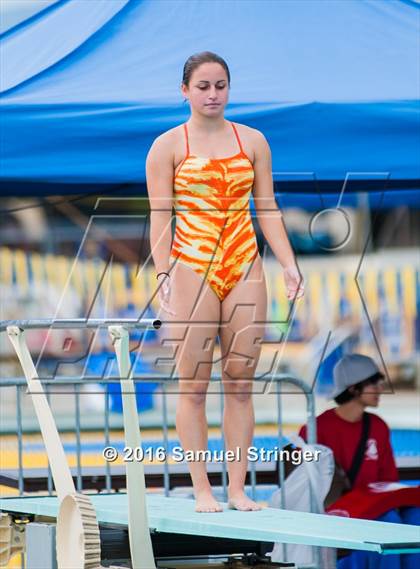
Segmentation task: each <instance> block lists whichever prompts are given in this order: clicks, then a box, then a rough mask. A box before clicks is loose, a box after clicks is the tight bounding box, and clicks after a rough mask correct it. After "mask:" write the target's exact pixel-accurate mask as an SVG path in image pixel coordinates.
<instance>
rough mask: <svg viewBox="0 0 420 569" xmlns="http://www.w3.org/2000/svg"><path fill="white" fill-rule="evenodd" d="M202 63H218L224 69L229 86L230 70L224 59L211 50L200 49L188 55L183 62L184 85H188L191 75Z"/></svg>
mask: <svg viewBox="0 0 420 569" xmlns="http://www.w3.org/2000/svg"><path fill="white" fill-rule="evenodd" d="M202 63H219V64H220V65H221V66H222V67H223V69H224V70H225V71H226V75H227V78H228V85H229V86H230V72H229V67H228V65H227V63H226V61H225V60H224V59H223V58H222V57H220V55H217V53H213V52H212V51H201V52H200V53H194V54H193V55H190V57H189V58H188V59H187V61H186V62H185V64H184V70H183V72H182V83H183V84H184V85H185V86H186V87H188V85H189V82H190V79H191V75H192V74H193V72H194V71H195V70H196V69H197V68H198V67H200V65H201V64H202Z"/></svg>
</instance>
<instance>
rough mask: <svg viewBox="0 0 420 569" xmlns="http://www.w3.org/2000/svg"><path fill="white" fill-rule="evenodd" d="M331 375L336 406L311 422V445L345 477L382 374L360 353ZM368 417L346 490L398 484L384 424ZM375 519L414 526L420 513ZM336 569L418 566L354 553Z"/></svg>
mask: <svg viewBox="0 0 420 569" xmlns="http://www.w3.org/2000/svg"><path fill="white" fill-rule="evenodd" d="M333 375H334V391H333V395H332V397H333V399H334V401H335V402H336V403H337V407H335V408H333V409H329V410H327V411H324V413H322V414H321V415H319V416H318V417H317V420H316V422H317V441H318V443H320V444H323V445H325V446H327V447H329V448H331V450H332V451H333V453H334V458H335V461H336V463H337V464H338V465H339V466H341V468H342V469H343V470H344V471H345V472H346V473H348V472H349V470H350V469H351V466H352V463H353V458H354V455H355V453H356V451H357V447H358V446H359V441H360V439H361V436H362V428H363V420H362V419H363V415H364V414H365V409H366V408H367V407H377V406H378V405H379V398H380V394H381V391H382V385H383V379H384V375H383V374H382V373H381V372H380V371H379V369H378V367H377V365H376V364H375V362H374V361H373V360H372V359H371V358H369V357H367V356H364V355H361V354H348V355H345V356H344V357H342V358H341V359H340V360H339V361H338V362H337V364H336V365H335V367H334V371H333ZM401 411H402V412H403V410H401ZM368 415H369V419H370V420H369V431H368V436H367V440H366V445H365V449H364V454H363V455H361V457H362V458H361V462H360V466H359V468H358V471H357V473H356V474H355V476H353V478H354V480H353V483H352V489H355V488H361V487H365V486H367V485H368V484H369V483H372V482H392V481H398V472H397V468H396V464H395V459H394V455H393V451H392V447H391V443H390V432H389V428H388V425H387V424H386V423H385V421H384V420H383V419H381V418H380V417H378V415H375V414H373V413H368ZM299 434H300V436H301V437H302V438H304V439H306V426H303V427H302V428H301V429H300V431H299ZM353 474H354V473H353ZM377 519H378V520H381V521H390V522H394V523H409V524H415V525H420V509H419V508H416V507H405V508H399V509H395V510H390V511H388V512H386V513H385V514H384V515H382V516H381V517H379V518H377ZM419 534H420V532H419ZM337 567H338V568H339V569H373V568H378V569H379V568H380V569H385V568H387V569H414V567H416V568H418V567H420V554H417V553H415V554H404V555H386V556H382V555H380V554H378V553H375V552H366V551H355V552H353V553H351V554H350V555H348V556H346V557H344V558H342V559H340V560H339V561H338V563H337Z"/></svg>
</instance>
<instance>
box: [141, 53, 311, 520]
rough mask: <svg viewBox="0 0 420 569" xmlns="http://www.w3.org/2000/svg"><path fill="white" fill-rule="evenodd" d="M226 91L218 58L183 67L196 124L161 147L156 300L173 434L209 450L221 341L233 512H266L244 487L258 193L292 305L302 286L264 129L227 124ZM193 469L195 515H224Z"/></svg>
mask: <svg viewBox="0 0 420 569" xmlns="http://www.w3.org/2000/svg"><path fill="white" fill-rule="evenodd" d="M229 88H230V73H229V69H228V66H227V64H226V62H225V61H224V60H223V59H222V58H221V57H219V56H218V55H216V54H214V53H212V52H202V53H198V54H195V55H192V56H191V57H190V58H189V59H188V60H187V62H186V63H185V65H184V70H183V79H182V84H181V91H182V93H183V95H184V97H186V99H188V101H189V103H190V108H191V116H190V117H189V119H188V120H187V122H186V123H185V124H182V125H179V126H177V127H175V128H172V129H170V130H168V131H167V132H165V133H163V134H162V135H160V136H158V137H157V138H156V139H155V140H154V142H153V145H152V146H151V148H150V150H149V153H148V156H147V160H146V177H147V189H148V194H149V198H150V207H151V229H150V242H151V250H152V256H153V261H154V265H155V269H156V276H157V279H158V285H159V287H160V288H159V299H160V304H161V309H162V310H163V311H164V314H165V322H166V323H170V328H171V339H172V340H175V342H176V343H177V349H176V351H175V360H176V368H177V375H178V377H179V399H178V404H177V414H176V428H177V433H178V436H179V438H180V442H181V445H182V448H183V449H184V451H187V450H188V451H193V453H194V452H197V451H198V452H199V451H200V450H201V451H202V450H205V449H207V443H208V432H207V420H206V412H205V403H206V393H207V388H208V383H209V380H210V377H211V370H212V363H213V350H214V345H215V342H216V336H217V335H219V341H220V349H221V363H222V382H223V391H224V415H223V429H224V434H225V441H226V451H229V450H231V451H233V453H235V454H234V456H235V457H240V458H239V459H238V460H233V461H228V462H227V468H228V474H229V484H228V505H229V507H230V508H234V509H237V510H243V511H245V510H257V509H260V506H259V505H258V504H257V503H256V502H254V501H253V500H251V499H249V498H248V497H247V496H246V494H245V493H244V484H245V476H246V472H247V468H248V461H247V459H246V456H247V450H248V448H249V446H250V445H251V444H252V438H253V430H254V409H253V401H252V380H253V377H254V372H255V369H256V367H257V363H258V360H259V357H260V352H261V340H262V338H263V336H264V328H265V322H266V317H267V291H266V282H265V277H264V271H263V265H262V259H261V257H260V255H259V252H258V248H257V242H256V238H255V233H254V229H253V225H252V221H251V216H250V211H249V198H250V195H251V192H252V194H253V197H254V203H255V208H256V213H257V217H258V222H259V225H260V227H261V230H262V232H263V234H264V236H265V238H266V239H267V242H268V244H269V246H270V247H271V250H272V251H273V253H274V255H275V256H276V258H277V259H278V261H279V262H280V264H281V265H282V267H283V270H284V279H285V284H286V288H287V296H288V298H289V299H292V298H299V297H300V296H302V295H303V284H302V278H301V276H300V273H299V270H298V267H297V265H296V261H295V257H294V254H293V250H292V248H291V246H290V243H289V240H288V237H287V234H286V231H285V228H284V225H283V221H282V214H281V212H280V211H279V209H278V207H277V204H276V201H275V197H274V192H273V181H272V172H271V153H270V148H269V145H268V143H267V141H266V139H265V137H264V136H263V134H262V133H261V132H259V131H258V130H255V129H253V128H250V127H248V126H246V125H243V124H239V123H233V122H231V121H228V120H226V119H225V117H224V110H225V107H226V104H227V102H228V94H229ZM173 206H174V208H175V214H176V228H175V235H174V238H173V241H172V231H171V218H172V207H173ZM174 324H176V325H175V326H174ZM238 449H239V452H238ZM188 465H189V469H190V474H191V478H192V483H193V488H194V496H195V499H196V511H199V512H219V511H221V510H222V507H221V505H220V504H219V503H218V502H217V500H216V499H215V497H214V496H213V494H212V490H211V486H210V483H209V480H208V477H207V472H206V465H205V462H201V461H196V462H188Z"/></svg>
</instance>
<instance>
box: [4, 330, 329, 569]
mask: <svg viewBox="0 0 420 569" xmlns="http://www.w3.org/2000/svg"><path fill="white" fill-rule="evenodd" d="M115 326H117V327H121V328H122V329H127V330H129V329H136V328H147V327H153V328H155V329H159V328H160V327H161V326H162V322H161V321H160V320H157V319H144V320H134V319H108V320H104V319H91V320H85V319H72V320H50V319H38V320H23V321H22V320H21V321H18V320H16V321H15V320H13V321H2V322H0V332H7V333H8V334H9V336H10V335H11V333H15V332H16V330H18V331H22V330H33V329H37V328H38V329H40V328H51V329H52V328H55V329H57V328H66V329H67V328H98V327H101V328H108V329H110V330H111V328H115ZM23 341H24V340H23ZM25 346H26V344H25ZM15 349H16V348H15ZM127 349H128V348H127ZM16 351H17V350H16ZM17 352H18V351H17ZM18 356H19V353H18ZM19 359H20V361H21V363H22V357H21V355H20V356H19ZM31 363H32V362H31ZM22 367H23V368H24V371H25V366H24V364H23V363H22ZM33 369H34V370H35V368H33ZM148 378H149V379H150V375H149V376H148ZM131 379H133V381H134V382H136V381H137V380H140V381H144V379H141V378H131ZM120 380H121V386H123V382H124V378H120V379H115V380H114V379H111V380H110V379H106V380H104V379H99V380H98V379H97V378H94V379H87V380H84V379H74V378H68V377H57V378H55V379H43V380H42V381H41V384H38V389H41V391H45V394H46V397H47V400H48V401H50V395H51V386H53V387H54V388H56V387H59V386H60V387H63V386H66V387H68V388H69V390H68V391H66V393H67V395H71V396H72V397H73V407H74V429H72V430H70V433H73V435H74V438H75V441H76V444H75V455H76V466H75V479H76V480H75V482H76V483H75V486H76V489H77V491H79V492H81V491H83V490H84V489H86V488H84V480H85V479H86V473H87V471H88V470H89V469H88V468H85V467H84V466H83V463H84V457H85V455H86V450H85V449H84V446H83V432H84V430H83V426H82V416H81V407H80V397H81V395H82V393H81V387H82V386H84V385H88V384H96V385H97V384H99V385H102V386H106V385H107V384H110V383H114V382H115V381H117V382H119V381H120ZM211 381H212V382H216V381H220V378H219V377H212V380H211ZM254 381H256V382H263V383H272V384H277V388H275V389H273V390H272V391H271V394H267V396H269V395H272V396H274V397H275V398H276V410H277V425H278V429H277V438H278V441H279V442H281V441H283V440H284V432H283V407H284V402H283V400H282V393H281V389H280V387H281V386H282V385H285V384H291V385H293V386H294V387H296V388H298V389H299V390H300V391H301V392H302V393H303V394H304V395H305V399H306V419H307V421H306V422H307V429H308V430H307V441H308V443H309V444H313V443H315V442H316V420H315V398H314V393H313V390H312V387H311V386H309V385H308V384H306V383H305V382H304V381H302V380H300V379H298V378H296V377H293V376H291V375H288V374H277V375H274V376H270V377H269V379H267V377H265V378H262V379H257V378H256V379H255V380H254ZM153 382H155V383H157V384H158V385H159V387H160V392H161V396H162V406H161V417H160V421H161V429H162V446H163V448H164V450H165V453H164V456H165V459H164V460H163V461H162V469H161V472H160V474H161V479H162V482H163V491H164V495H165V496H170V495H171V488H172V483H171V477H172V478H173V477H174V476H177V475H178V476H179V474H180V471H181V473H187V469H186V468H184V467H183V466H182V467H181V468H177V466H178V465H173V464H170V461H169V460H168V457H169V456H170V453H169V450H170V445H171V441H170V437H169V418H168V399H169V398H170V397H171V395H172V394H171V393H168V387H169V385H170V384H176V383H177V380H176V379H173V378H170V379H168V378H167V377H164V376H162V375H156V376H153ZM41 385H42V387H41ZM25 386H29V388H28V390H27V391H26V394H31V395H34V394H35V393H36V391H35V392H34V391H32V389H31V378H30V377H28V371H27V370H26V371H25V378H14V379H3V380H0V388H2V390H3V389H7V388H9V389H15V391H16V434H17V458H18V461H17V462H18V468H17V488H18V492H19V495H24V494H25V477H26V475H27V474H28V472H27V469H25V468H24V467H23V462H24V442H23V437H24V428H23V416H22V396H23V392H24V388H25ZM171 391H172V390H171ZM220 395H221V397H220V413H222V412H223V393H222V391H221V392H220ZM103 396H104V398H105V401H104V407H103V420H102V424H100V425H98V426H96V428H95V430H96V431H98V430H99V431H101V430H103V445H104V447H109V446H111V420H110V419H111V414H110V409H109V407H110V406H109V397H110V394H109V392H108V390H107V389H105V391H104V392H103ZM156 418H157V416H156ZM140 423H141V420H140ZM220 444H221V447H222V448H223V449H224V448H225V441H224V436H223V431H222V432H221V440H220ZM249 464H250V466H249V481H250V490H251V495H252V498H253V499H256V497H257V487H258V484H257V475H258V472H259V471H258V469H257V464H259V466H260V467H261V464H260V463H258V462H254V461H251V462H250V463H249ZM215 466H216V468H215V469H213V472H214V471H215V470H216V471H217V475H219V476H220V477H221V481H222V491H223V495H224V497H225V498H226V496H227V467H226V462H225V461H222V462H221V463H219V464H218V465H215ZM276 471H277V475H278V476H277V484H278V486H279V487H280V498H281V507H282V508H283V507H284V505H285V503H286V501H285V500H286V496H285V484H284V482H285V478H286V476H285V468H284V464H283V462H282V461H281V460H280V461H278V463H277V462H276ZM149 472H152V470H151V469H150V470H149ZM209 472H210V473H211V468H210V471H209ZM103 476H104V485H103V489H104V490H105V491H106V492H111V491H113V490H114V489H115V484H114V481H115V476H116V475H115V470H114V467H111V465H110V463H109V462H107V461H105V464H104V467H103ZM146 476H147V472H146ZM119 477H121V473H120V474H119ZM46 478H47V492H48V494H50V495H51V494H53V493H54V490H53V486H54V484H53V474H52V472H51V468H50V467H48V472H47V477H46ZM178 479H179V478H178ZM311 511H312V512H317V501H316V499H315V497H314V496H313V492H312V491H311ZM313 551H314V555H315V559H314V565H311V566H313V567H318V566H319V564H318V563H319V551H318V548H314V550H313Z"/></svg>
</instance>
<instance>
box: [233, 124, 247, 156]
mask: <svg viewBox="0 0 420 569" xmlns="http://www.w3.org/2000/svg"><path fill="white" fill-rule="evenodd" d="M230 124H231V125H232V128H233V132H234V133H235V136H236V140H237V141H238V144H239V148H240V149H241V152H242V153H244V149H243V148H242V144H241V139H240V138H239V134H238V131H237V130H236V127H235V125H234V124H233V122H231V123H230Z"/></svg>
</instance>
